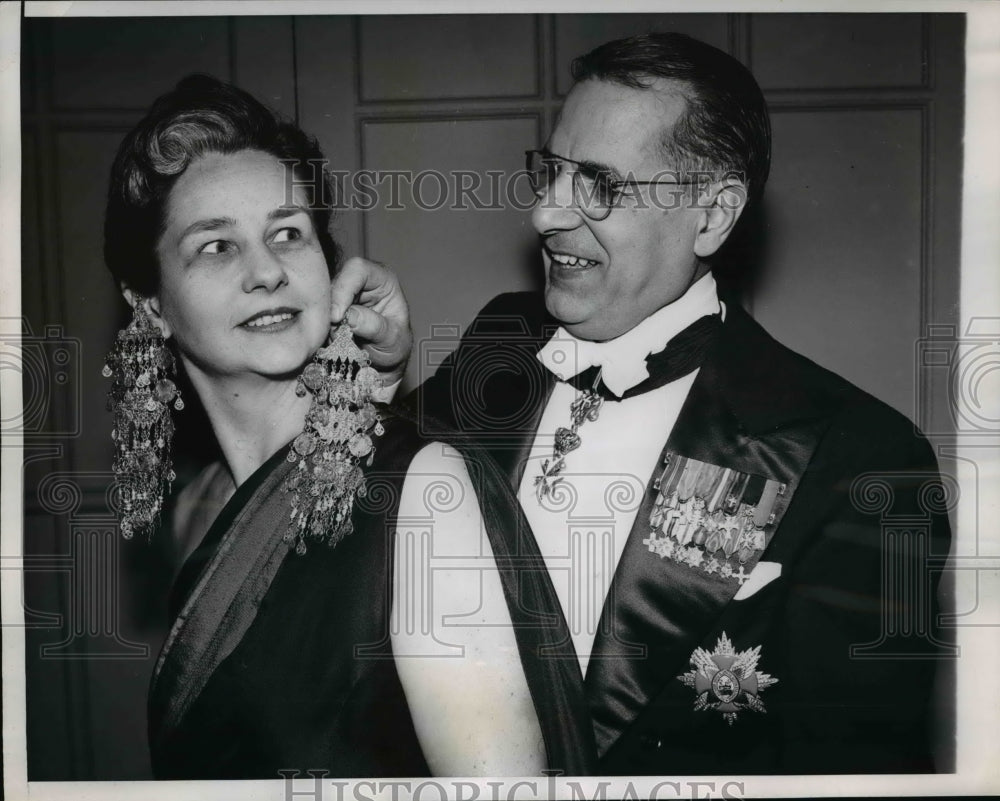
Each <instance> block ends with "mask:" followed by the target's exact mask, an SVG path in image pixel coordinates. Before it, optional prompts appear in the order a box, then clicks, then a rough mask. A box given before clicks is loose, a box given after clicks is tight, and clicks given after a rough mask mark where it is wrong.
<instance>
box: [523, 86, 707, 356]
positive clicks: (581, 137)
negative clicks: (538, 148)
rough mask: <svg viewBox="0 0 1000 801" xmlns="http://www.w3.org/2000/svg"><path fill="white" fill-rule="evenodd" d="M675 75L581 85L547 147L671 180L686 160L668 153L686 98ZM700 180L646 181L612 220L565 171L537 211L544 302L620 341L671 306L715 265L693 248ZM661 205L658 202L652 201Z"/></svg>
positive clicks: (588, 333) (587, 329)
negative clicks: (639, 85) (579, 202)
mask: <svg viewBox="0 0 1000 801" xmlns="http://www.w3.org/2000/svg"><path fill="white" fill-rule="evenodd" d="M678 89H679V87H678V86H677V84H676V82H673V81H667V80H664V79H658V80H656V81H655V82H654V83H653V84H652V86H651V87H650V88H648V89H631V88H629V87H625V86H621V85H619V84H615V83H610V82H608V81H600V80H585V81H583V82H582V83H578V84H577V85H576V86H575V87H574V88H573V90H572V91H571V92H570V94H569V96H568V97H567V98H566V103H565V105H564V106H563V108H562V112H561V114H560V117H559V121H558V123H557V125H556V129H555V131H553V133H552V136H551V137H550V139H549V144H548V150H550V151H551V152H552V153H553V154H556V155H558V156H563V157H565V158H568V159H572V160H574V161H577V162H586V163H588V164H597V165H602V166H603V167H606V168H607V169H609V170H611V171H613V172H614V173H616V174H617V177H618V178H619V179H623V178H632V179H634V180H637V181H642V180H652V179H654V178H657V177H664V173H665V171H668V170H671V169H676V167H677V165H674V164H668V163H666V162H665V159H664V157H663V155H662V154H661V150H660V142H661V138H662V136H663V133H664V131H669V130H670V129H671V128H672V126H673V124H674V123H675V122H676V121H677V119H678V118H679V117H680V116H681V114H682V113H683V111H684V109H685V106H686V101H685V100H684V98H683V96H682V95H681V94H680V92H679V91H678ZM690 189H691V187H676V186H673V187H659V188H657V187H645V186H643V187H638V188H636V189H633V190H632V193H633V194H634V195H636V196H635V197H625V198H623V199H622V200H621V202H620V204H619V205H618V207H616V208H614V209H613V210H612V211H611V214H610V215H609V216H608V217H607V219H604V220H601V221H596V220H592V219H590V218H588V217H587V216H586V215H585V214H584V213H583V212H582V211H580V210H579V209H578V208H577V207H576V206H575V205H574V203H573V192H572V178H571V176H570V175H569V174H565V173H564V174H561V175H560V176H559V177H558V178H557V179H556V180H555V182H554V183H553V184H552V185H551V186H550V187H549V190H548V192H547V194H546V195H545V196H543V197H542V198H541V199H540V201H539V202H538V204H537V205H536V206H535V209H534V211H533V212H532V217H531V220H532V224H533V225H534V226H535V229H536V230H537V231H538V233H539V234H540V235H541V238H542V254H543V260H544V262H545V305H546V307H547V308H548V310H549V313H550V314H552V315H553V316H554V317H555V318H556V319H557V320H559V321H560V322H561V323H562V325H563V326H564V327H565V328H566V329H567V330H568V331H569V332H570V333H572V334H573V335H575V336H577V337H580V338H581V339H589V340H596V341H602V340H607V339H613V338H614V337H617V336H619V335H621V334H623V333H625V332H626V331H628V330H630V329H631V328H633V327H635V326H636V325H638V324H639V323H640V322H641V321H642V320H644V319H645V318H646V317H648V316H649V315H650V314H652V313H653V312H655V311H656V310H657V309H660V308H661V307H663V306H665V305H667V304H668V303H672V302H673V301H675V300H676V299H677V298H679V297H680V296H681V295H683V294H684V293H685V292H686V291H687V289H688V287H690V286H691V284H693V283H694V282H695V281H696V280H697V279H698V278H701V277H702V276H703V275H704V274H705V273H706V272H707V271H708V268H707V267H706V266H705V265H704V264H703V263H702V262H701V261H700V260H699V259H698V257H697V256H696V255H695V253H694V251H693V245H694V240H695V236H696V233H697V230H698V227H699V225H700V222H699V217H700V214H699V211H698V209H697V208H693V207H692V205H693V204H692V203H691V199H690V194H688V195H681V196H680V198H682V199H683V198H685V197H686V198H687V200H686V201H684V202H674V203H667V202H663V201H665V199H666V198H668V197H671V194H670V193H671V192H674V193H676V192H678V191H679V190H690ZM654 193H655V197H656V198H657V200H658V201H660V202H653V200H652V198H653V197H654Z"/></svg>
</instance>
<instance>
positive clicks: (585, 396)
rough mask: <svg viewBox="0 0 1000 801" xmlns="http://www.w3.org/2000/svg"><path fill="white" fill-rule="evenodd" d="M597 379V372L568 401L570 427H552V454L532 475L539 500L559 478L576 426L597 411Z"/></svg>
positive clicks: (575, 439) (576, 440)
mask: <svg viewBox="0 0 1000 801" xmlns="http://www.w3.org/2000/svg"><path fill="white" fill-rule="evenodd" d="M600 381H601V373H600V372H598V373H597V377H596V378H595V379H594V385H593V386H592V387H591V388H590V389H585V390H583V392H581V393H580V394H579V395H577V396H576V400H574V401H573V403H572V404H570V407H569V413H570V427H569V428H566V427H565V426H559V428H557V429H556V436H555V442H554V443H553V446H552V456H551V457H550V458H548V459H546V460H545V461H544V462H542V474H541V475H540V476H535V497H536V498H537V499H538V502H539V503H541V502H542V500H543V499H545V498H548V497H549V496H550V495H551V494H552V492H553V490H554V489H555V488H556V486H557V485H558V484H559V482H561V481H562V480H563V476H562V475H560V474H561V473H562V471H563V469H564V468H565V467H566V455H567V454H568V453H571V452H572V451H575V450H576V449H577V448H579V447H580V443H581V439H580V433H579V431H580V426H582V425H583V424H584V423H585V422H587V421H588V420H590V421H591V422H593V421H594V420H596V419H597V417H598V415H600V413H601V406H603V405H604V398H602V397H601V396H600V395H599V394H598V392H597V386H598V384H599V383H600Z"/></svg>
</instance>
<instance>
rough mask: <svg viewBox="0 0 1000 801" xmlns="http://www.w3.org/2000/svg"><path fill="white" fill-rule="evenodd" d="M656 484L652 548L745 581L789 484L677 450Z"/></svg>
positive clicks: (648, 541)
mask: <svg viewBox="0 0 1000 801" xmlns="http://www.w3.org/2000/svg"><path fill="white" fill-rule="evenodd" d="M664 462H665V464H666V467H665V468H664V470H663V473H662V474H661V475H660V477H659V478H658V479H657V480H656V481H655V482H654V484H653V488H654V489H655V490H657V495H656V501H655V503H654V505H653V510H652V512H651V513H650V516H649V525H650V529H651V530H650V534H649V537H648V538H647V539H645V540H643V544H644V545H646V546H647V548H648V549H649V551H650V552H652V553H655V554H657V555H658V556H660V558H665V559H671V560H673V561H675V562H679V563H682V564H687V565H689V566H690V567H693V568H697V569H700V570H702V571H704V572H705V573H708V574H710V575H712V574H718V575H720V576H721V577H722V578H724V579H735V580H736V581H738V582H739V583H740V584H741V585H742V584H743V582H744V581H745V580H746V578H747V572H746V567H745V566H746V565H747V563H748V562H751V561H753V562H756V559H757V557H759V555H760V553H761V552H762V551H763V550H764V547H765V545H766V544H767V537H766V533H767V532H766V529H767V528H768V527H769V526H773V524H774V518H775V516H774V514H773V513H772V511H771V510H772V509H773V507H774V502H775V500H776V499H777V497H778V496H779V495H782V494H784V492H785V485H784V484H782V483H780V482H777V481H774V480H772V479H765V478H764V477H762V476H753V475H750V474H748V473H742V472H740V471H738V470H733V469H732V468H728V467H720V466H718V465H713V464H709V463H708V462H700V461H698V460H696V459H689V458H686V457H683V456H678V455H676V454H668V455H667V456H666V458H665V459H664Z"/></svg>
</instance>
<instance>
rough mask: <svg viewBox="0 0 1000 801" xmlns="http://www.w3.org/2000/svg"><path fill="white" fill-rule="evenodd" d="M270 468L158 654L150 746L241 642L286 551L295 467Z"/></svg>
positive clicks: (180, 715) (169, 728)
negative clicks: (286, 485) (289, 483)
mask: <svg viewBox="0 0 1000 801" xmlns="http://www.w3.org/2000/svg"><path fill="white" fill-rule="evenodd" d="M268 466H270V467H271V468H272V469H271V470H270V472H269V474H268V475H267V477H266V478H265V479H264V481H263V482H262V483H261V484H260V485H259V487H258V488H257V489H256V491H254V492H253V494H252V496H251V497H250V498H249V499H248V500H246V502H245V503H243V504H242V509H241V510H240V511H239V512H238V514H236V516H235V518H234V519H233V522H232V524H231V525H230V526H229V529H228V531H227V532H226V534H225V536H224V537H223V538H222V541H221V542H220V544H219V547H218V548H217V549H216V552H215V555H214V556H213V558H212V560H211V561H210V562H209V563H208V565H207V566H206V568H205V569H204V571H203V572H202V574H201V576H200V577H199V579H198V582H197V584H196V585H195V587H194V589H193V590H192V592H191V594H190V596H189V597H188V600H187V602H186V603H185V604H184V608H183V609H182V610H181V613H180V615H179V616H178V617H177V620H176V621H175V622H174V625H173V627H172V629H171V631H170V634H169V635H168V637H167V641H166V643H165V645H164V646H163V650H162V652H161V653H160V658H159V660H158V661H157V664H156V669H155V671H154V673H153V684H152V687H151V690H150V707H151V710H152V709H155V710H156V711H157V714H156V715H155V718H156V720H155V721H153V722H152V726H151V734H152V737H153V741H154V742H153V745H154V746H155V744H156V743H157V742H160V741H162V740H165V739H166V738H167V737H168V736H169V735H170V733H171V732H172V731H173V730H174V728H175V727H176V726H177V725H178V723H179V722H180V721H181V720H182V718H183V717H184V714H185V713H186V711H187V710H188V708H189V707H190V706H191V704H192V703H193V702H194V701H195V699H197V697H198V695H199V694H200V693H201V691H202V689H203V688H204V687H205V684H206V683H207V682H208V680H209V678H210V677H211V676H212V673H213V672H214V671H215V669H216V668H217V667H218V665H219V664H220V663H221V662H222V661H223V660H224V659H225V658H226V657H227V656H228V655H229V654H231V653H232V651H233V649H234V648H235V647H236V646H237V645H238V644H239V642H240V640H241V639H242V638H243V635H244V634H245V633H246V631H247V629H248V628H249V627H250V624H251V623H252V622H253V619H254V616H255V615H256V611H257V606H258V605H259V603H260V601H261V599H262V598H263V597H264V594H265V593H266V592H267V589H268V587H270V585H271V580H272V579H273V578H274V575H275V573H277V571H278V568H279V567H280V566H281V563H282V562H283V561H284V559H285V557H286V556H287V555H288V553H289V552H290V549H289V547H288V545H287V543H285V542H284V541H283V539H282V536H283V534H284V532H285V530H286V527H287V524H288V515H289V510H290V500H289V498H288V496H287V493H285V492H284V490H283V489H282V488H281V485H282V482H283V481H284V479H285V476H286V475H287V474H288V472H289V471H290V470H291V469H293V465H291V464H290V463H289V462H287V461H285V460H284V459H281V460H280V461H277V463H275V464H272V463H271V462H269V463H268ZM262 469H263V468H262ZM232 500H233V501H238V500H239V499H238V498H237V497H236V496H234V498H233V499H232ZM226 512H227V510H223V513H222V515H226ZM220 517H221V515H220Z"/></svg>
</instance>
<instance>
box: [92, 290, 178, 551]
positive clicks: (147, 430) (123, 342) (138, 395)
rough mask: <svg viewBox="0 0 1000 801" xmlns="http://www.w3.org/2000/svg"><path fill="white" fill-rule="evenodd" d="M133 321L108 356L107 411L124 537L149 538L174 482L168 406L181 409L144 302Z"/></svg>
mask: <svg viewBox="0 0 1000 801" xmlns="http://www.w3.org/2000/svg"><path fill="white" fill-rule="evenodd" d="M134 312H135V313H134V315H133V317H132V322H131V323H129V325H128V327H127V328H123V329H122V330H121V331H119V332H118V335H117V337H116V338H115V344H114V347H113V348H112V349H111V352H110V353H109V354H108V358H107V361H106V364H105V365H104V369H103V370H102V371H101V372H102V374H103V375H104V377H105V378H112V379H113V383H112V385H111V390H110V391H109V392H108V411H110V412H111V413H112V414H113V415H114V428H113V429H112V430H111V439H113V440H114V442H115V460H114V465H113V468H114V471H115V478H116V480H117V483H118V491H119V503H120V512H119V518H120V523H121V529H122V534H123V535H124V536H125V538H126V539H130V538H131V537H132V535H133V534H135V532H137V531H143V530H145V531H147V532H148V533H149V534H150V535H151V534H152V530H153V528H154V526H155V525H156V523H157V521H158V518H159V514H160V510H161V508H162V506H163V497H164V494H165V493H166V492H169V491H170V483H171V482H172V481H173V480H174V479H175V478H176V476H175V474H174V470H173V466H172V465H171V462H170V443H171V440H172V438H173V435H174V423H173V420H172V419H171V417H170V408H169V406H170V403H171V402H173V406H174V408H175V409H177V410H178V411H179V410H181V409H183V408H184V401H183V400H181V396H180V392H179V391H178V390H177V385H176V384H174V382H173V380H172V378H171V376H173V374H174V357H173V354H172V353H171V352H170V350H169V349H168V348H167V346H166V343H165V341H164V339H163V334H162V333H160V330H159V329H158V328H157V327H156V326H155V325H153V323H152V321H151V320H150V319H149V315H148V314H147V313H146V310H145V308H144V301H143V299H142V298H140V297H138V296H137V297H136V298H135V308H134Z"/></svg>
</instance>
